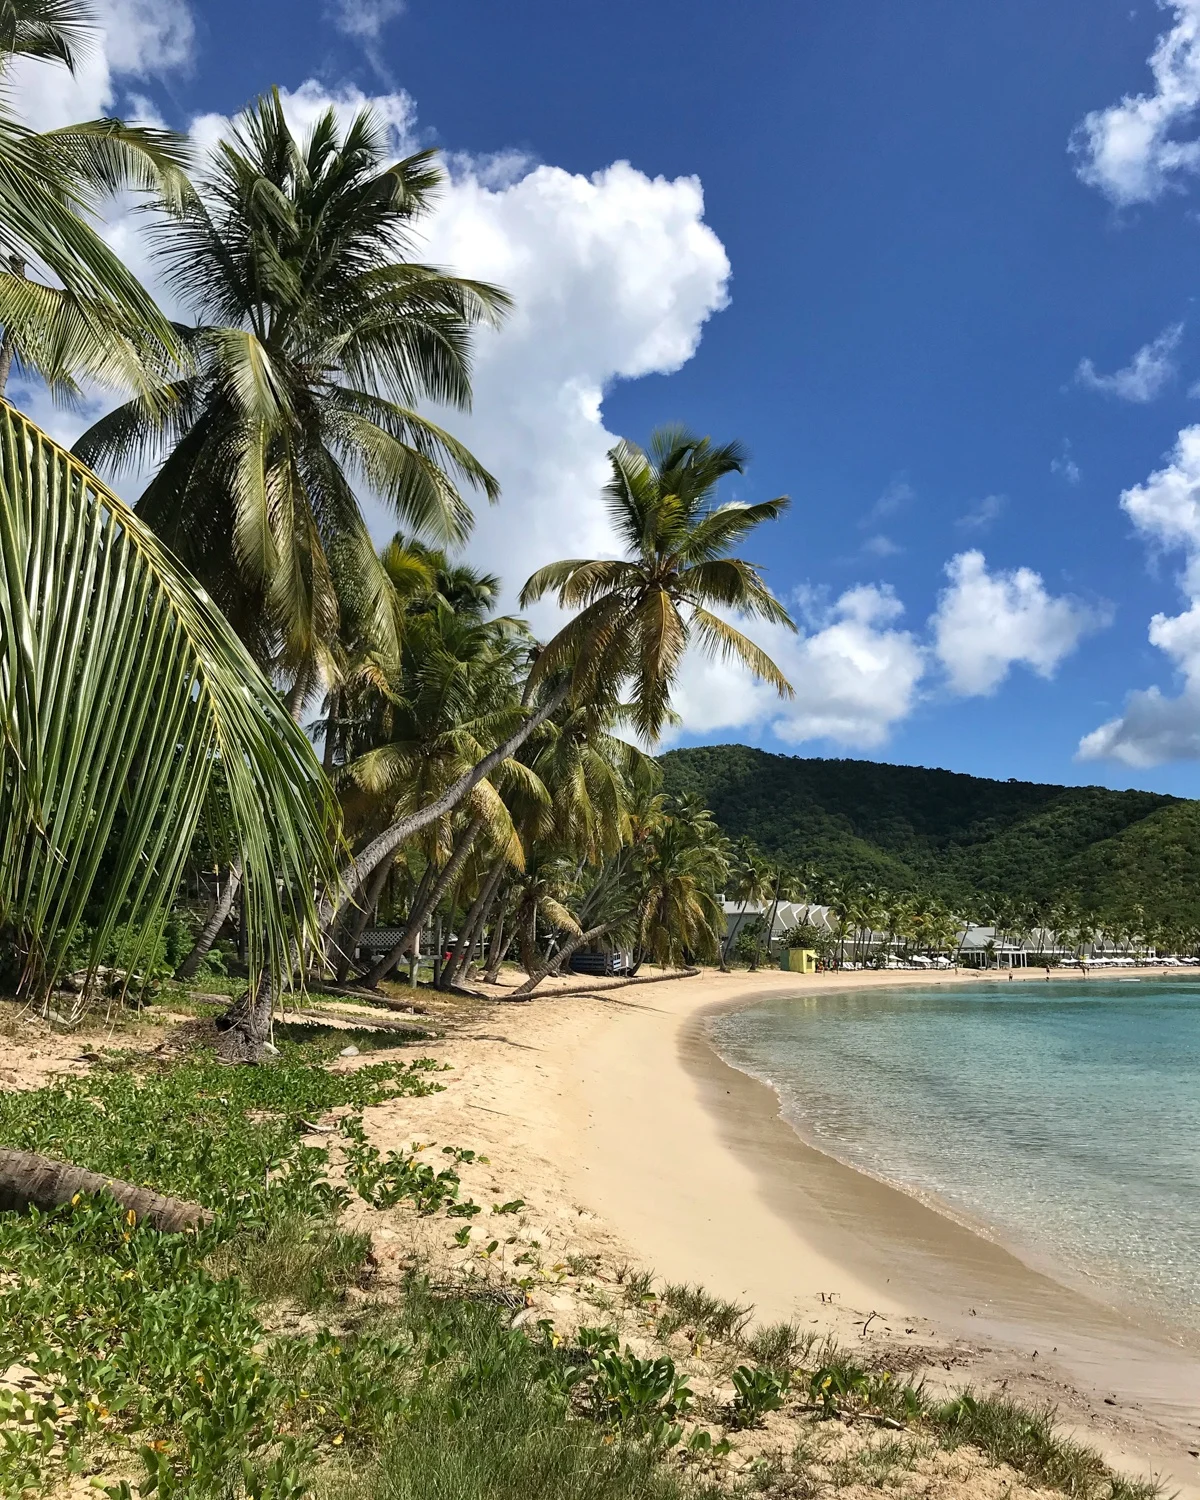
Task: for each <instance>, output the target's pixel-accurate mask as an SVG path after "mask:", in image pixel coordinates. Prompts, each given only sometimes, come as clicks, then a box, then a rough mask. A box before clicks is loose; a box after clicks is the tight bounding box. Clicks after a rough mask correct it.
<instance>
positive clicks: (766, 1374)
mask: <svg viewBox="0 0 1200 1500" xmlns="http://www.w3.org/2000/svg"><path fill="white" fill-rule="evenodd" d="M790 1384H791V1381H790V1380H789V1378H788V1377H787V1376H786V1375H777V1374H775V1372H774V1371H773V1370H764V1369H758V1370H752V1369H751V1368H750V1366H749V1365H739V1366H738V1367H737V1369H736V1370H735V1371H734V1372H733V1388H734V1390H735V1391H736V1392H737V1394H736V1396H735V1397H734V1399H733V1421H734V1426H735V1427H757V1426H758V1425H759V1423H760V1422H761V1421H762V1419H763V1417H764V1416H766V1414H767V1412H769V1411H778V1410H779V1408H780V1407H781V1406H782V1405H783V1403H784V1399H785V1397H786V1396H787V1392H788V1387H789V1386H790Z"/></svg>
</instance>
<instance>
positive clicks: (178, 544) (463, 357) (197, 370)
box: [76, 93, 508, 702]
mask: <svg viewBox="0 0 1200 1500" xmlns="http://www.w3.org/2000/svg"><path fill="white" fill-rule="evenodd" d="M387 146H388V137H387V129H386V127H385V125H384V124H383V123H382V122H381V121H380V120H379V119H378V118H376V116H375V115H373V114H372V112H371V111H370V110H363V111H361V112H360V113H359V114H357V115H356V116H355V117H354V118H353V119H352V120H351V121H350V122H349V123H348V124H347V125H346V127H345V129H344V130H343V129H342V128H340V127H339V125H338V121H337V118H336V116H335V114H334V112H333V111H332V110H329V111H328V112H327V113H325V114H324V115H322V116H321V118H320V119H318V120H317V121H316V123H315V124H314V126H313V127H312V129H311V130H310V131H309V132H308V135H307V137H306V138H305V139H304V140H303V141H298V140H297V139H296V137H295V136H294V135H293V133H292V131H291V129H290V127H289V125H288V123H287V120H286V118H285V116H284V111H283V105H282V102H281V100H280V98H279V95H278V93H271V94H268V95H266V96H264V97H263V98H261V99H260V100H258V102H257V103H256V104H254V105H253V106H252V107H251V108H250V109H248V110H247V111H246V113H245V114H244V115H243V116H242V117H241V118H240V119H239V120H238V121H237V122H236V123H235V125H234V127H233V129H232V132H231V135H230V137H229V138H228V139H227V140H224V141H222V142H221V144H220V145H219V146H218V147H217V148H216V149H215V150H214V151H213V152H212V154H211V156H210V159H209V161H208V163H207V164H206V167H205V169H204V172H203V174H202V175H201V176H199V177H198V179H197V184H196V191H195V192H193V193H191V194H189V195H188V196H187V197H186V198H185V200H184V202H183V204H182V205H181V208H180V210H179V212H178V213H176V214H173V215H165V216H164V217H163V218H162V219H161V220H160V221H159V223H158V225H157V227H156V230H155V239H156V242H157V243H156V249H157V256H158V264H159V267H160V270H161V274H162V276H163V278H164V280H165V282H166V284H167V285H168V286H169V287H171V289H172V290H173V291H174V292H175V294H176V295H177V297H178V298H179V299H180V300H181V301H183V302H184V303H185V304H187V305H189V306H191V308H192V309H193V310H194V312H195V314H196V316H197V318H198V320H199V321H198V322H197V324H196V326H194V327H188V328H184V327H180V328H178V329H177V334H178V337H179V339H180V341H181V343H182V345H183V348H184V353H185V356H186V361H185V363H183V364H182V365H181V366H180V367H179V368H178V369H176V370H174V371H172V372H170V374H169V375H168V377H167V378H166V379H164V381H163V382H162V384H161V386H160V387H159V388H158V389H157V390H155V391H154V392H152V393H150V394H148V395H141V396H139V397H138V398H137V399H135V400H134V401H132V402H130V403H128V404H126V405H124V406H121V407H118V408H117V410H115V411H114V412H111V413H110V414H109V415H108V416H106V417H103V418H102V419H101V420H100V421H99V422H97V423H96V424H95V425H94V426H93V427H92V428H91V429H90V430H89V431H88V432H86V433H85V434H84V435H83V437H82V438H81V439H80V440H79V442H78V443H77V444H76V452H78V453H79V454H80V456H81V457H82V458H83V459H84V460H85V462H87V463H89V464H91V465H92V466H93V467H95V468H97V469H99V470H100V471H101V472H113V473H122V472H127V471H129V470H131V469H132V470H134V471H144V470H145V469H146V468H147V467H149V466H152V465H154V466H156V472H155V473H154V477H153V479H152V480H151V482H150V484H149V485H148V486H147V488H146V489H145V491H144V492H143V494H142V497H141V499H140V501H139V502H138V511H139V514H141V515H142V516H143V517H144V518H145V519H146V520H147V521H148V522H149V523H150V525H152V526H153V527H154V529H155V530H156V531H157V532H158V534H159V535H160V536H161V537H162V538H163V539H164V541H166V542H167V544H168V545H169V546H170V547H171V548H172V549H173V551H174V552H175V553H176V555H177V556H178V557H180V558H181V559H182V561H183V562H184V563H185V564H186V565H187V566H188V567H189V568H190V569H191V570H192V571H193V572H194V573H195V575H196V576H197V577H198V578H199V579H200V581H201V582H202V583H203V584H204V586H205V587H206V588H207V589H208V591H209V592H210V593H211V594H212V596H213V597H214V598H215V599H216V600H217V601H218V602H219V603H220V605H221V607H222V608H223V609H224V610H225V612H226V614H227V615H228V616H229V617H230V619H231V620H232V621H233V623H234V624H235V625H236V627H237V629H238V631H239V633H240V634H241V635H242V637H243V639H244V640H245V641H246V642H247V644H248V645H250V646H251V648H252V649H253V650H254V652H255V655H256V657H257V658H258V660H259V661H260V662H262V663H263V664H264V665H267V664H273V665H275V666H277V667H278V668H279V669H280V670H282V671H283V672H285V673H286V675H287V681H288V685H289V687H291V688H292V689H293V690H294V692H295V694H296V697H297V699H298V701H301V702H302V701H303V700H304V699H305V698H306V697H307V695H308V693H309V692H310V691H311V690H312V688H313V687H314V686H315V685H316V680H317V676H318V674H320V675H321V676H323V677H324V678H325V679H326V680H333V678H334V677H335V676H336V675H337V671H338V666H339V661H338V655H337V645H338V641H339V638H341V639H343V640H344V639H345V638H347V637H351V636H353V635H354V634H355V633H357V634H359V635H362V634H363V633H367V634H369V635H370V636H371V637H372V638H373V639H374V640H375V641H376V642H377V644H378V645H379V646H380V647H381V648H383V649H385V650H386V649H387V647H388V646H389V645H392V646H394V641H393V640H392V625H393V622H392V619H391V616H390V613H389V610H388V606H387V590H386V587H385V584H386V579H385V576H384V574H383V572H382V570H381V569H380V566H379V562H378V560H377V558H376V555H375V549H374V546H373V544H372V542H371V539H370V536H369V534H368V532H367V527H366V523H365V521H364V518H363V514H362V508H361V501H360V492H366V493H370V494H373V495H375V496H377V497H378V498H379V499H380V500H381V501H382V502H383V503H384V504H385V505H387V506H389V507H391V508H392V510H393V511H394V512H395V514H396V515H397V517H398V518H399V519H400V520H401V521H402V522H404V523H405V524H406V525H408V526H412V527H416V528H418V529H420V530H421V531H422V532H423V533H425V534H426V535H429V536H432V537H434V538H436V539H439V540H441V541H446V542H451V543H457V542H461V541H462V540H463V539H464V538H465V537H466V535H467V534H468V532H469V531H470V526H471V513H470V510H469V508H468V506H467V505H466V503H465V501H464V499H463V497H462V494H461V492H460V489H459V488H458V486H459V484H461V483H463V482H465V483H467V484H470V485H475V486H477V487H479V488H480V489H481V490H482V491H483V492H484V493H486V494H487V495H488V496H489V498H495V496H496V493H497V491H496V484H495V481H494V480H493V479H492V478H491V476H490V475H489V474H488V473H487V472H486V471H485V470H484V469H483V467H482V466H481V465H480V464H479V463H478V461H477V460H476V459H475V458H474V457H473V456H472V455H471V454H470V453H469V452H468V451H467V449H466V448H464V447H463V446H462V444H461V443H459V442H457V441H456V440H455V439H454V438H453V437H452V436H451V435H450V434H449V433H448V432H446V431H445V430H444V429H443V428H441V427H439V426H438V425H437V424H436V423H434V422H433V421H431V420H430V419H429V418H428V417H427V416H425V415H423V414H422V413H421V412H420V411H419V410H418V404H419V403H421V402H436V403H439V404H442V405H446V406H451V407H457V408H460V409H461V408H463V407H465V406H467V405H468V404H469V402H470V395H471V387H470V359H469V337H470V332H471V329H472V328H473V327H474V326H475V325H477V324H479V323H481V322H493V323H494V322H495V321H496V320H497V319H498V318H499V317H500V315H501V314H502V313H503V311H504V309H505V308H506V307H507V305H508V299H507V297H506V296H505V295H504V293H503V292H501V291H499V290H498V289H497V288H496V287H492V286H488V285H486V284H484V283H482V282H478V281H468V280H465V279H463V278H461V277H456V276H450V275H447V274H446V273H444V272H442V271H439V270H437V269H435V268H433V267H430V266H426V265H422V264H419V263H415V262H413V261H410V260H408V259H406V258H404V252H405V250H406V249H407V248H408V247H410V246H411V244H412V241H413V237H414V234H415V232H416V230H417V227H418V225H419V223H420V220H421V219H422V218H423V217H424V216H425V215H426V214H427V213H428V211H429V206H430V202H431V198H432V195H433V193H434V192H435V190H436V188H437V186H438V183H439V182H440V181H441V172H440V169H439V168H438V167H437V164H436V162H435V161H434V159H433V154H432V153H431V152H429V151H424V152H420V153H418V154H417V155H415V156H410V157H408V158H406V159H405V160H403V161H391V160H389V158H388V154H387Z"/></svg>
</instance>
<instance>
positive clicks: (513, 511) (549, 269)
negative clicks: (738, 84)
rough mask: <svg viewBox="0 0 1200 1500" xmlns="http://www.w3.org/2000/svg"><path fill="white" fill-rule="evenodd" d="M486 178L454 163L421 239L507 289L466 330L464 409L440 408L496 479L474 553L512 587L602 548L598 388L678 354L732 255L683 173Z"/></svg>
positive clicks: (482, 510)
mask: <svg viewBox="0 0 1200 1500" xmlns="http://www.w3.org/2000/svg"><path fill="white" fill-rule="evenodd" d="M491 181H492V179H491V175H490V174H488V175H485V176H483V177H481V176H479V175H477V174H475V173H474V172H473V171H471V170H467V171H465V172H462V171H460V172H459V173H458V175H456V177H455V178H454V180H453V182H452V183H451V185H450V187H449V189H448V190H447V191H446V193H445V194H444V195H443V197H442V199H441V202H440V205H439V209H438V213H437V216H436V219H435V220H434V223H433V225H432V229H431V232H430V237H429V244H428V246H427V251H426V253H427V255H428V257H429V258H430V259H432V260H434V261H436V262H437V263H438V264H441V265H445V266H449V267H452V268H453V269H455V270H457V271H460V272H462V273H463V274H469V275H471V276H477V277H482V278H484V279H485V280H489V281H495V282H498V283H499V284H500V285H501V286H503V287H505V288H507V290H508V291H509V292H510V293H511V294H512V295H513V297H514V299H515V304H516V305H515V308H514V311H513V313H512V315H511V316H510V318H509V320H508V321H507V323H506V324H505V326H504V328H503V329H502V330H501V332H499V333H498V334H489V335H482V336H481V337H480V338H479V340H478V342H477V354H476V361H475V405H474V410H473V411H472V412H471V413H470V415H468V416H465V417H463V416H460V415H458V414H455V415H454V417H453V419H452V421H453V430H454V431H455V432H456V433H457V434H458V435H459V436H460V437H462V438H463V440H464V441H465V442H467V443H468V444H469V445H470V447H471V448H472V450H473V451H474V452H475V453H476V454H477V455H478V457H479V458H480V459H481V460H482V461H483V462H484V463H485V464H486V465H487V466H488V467H489V468H490V469H491V470H492V472H493V473H495V474H496V475H497V477H498V478H499V480H500V482H501V485H502V487H503V496H502V498H501V501H500V503H499V505H497V506H495V507H491V508H489V507H486V506H481V507H479V508H478V509H477V512H476V514H477V521H476V528H475V535H474V538H473V539H472V542H471V544H470V547H469V552H470V555H471V556H472V557H473V559H474V560H476V561H477V562H480V563H482V564H484V565H486V566H487V567H489V568H491V569H493V570H494V571H496V572H499V573H500V574H501V576H502V577H503V578H504V580H505V583H506V584H508V585H509V586H510V591H513V590H515V589H517V588H519V587H520V585H521V583H523V582H524V580H525V578H526V577H527V576H528V575H529V574H530V573H531V572H532V571H533V570H534V569H535V568H537V567H540V566H541V565H542V564H543V563H546V562H550V561H553V560H554V559H556V558H560V557H584V556H593V555H601V556H602V555H612V553H613V552H614V550H615V548H616V541H615V538H614V536H613V534H612V531H611V527H610V525H609V521H608V517H607V515H606V513H605V510H604V506H603V504H602V501H601V498H600V491H601V488H602V486H603V484H604V482H605V479H606V476H607V461H606V454H607V452H608V449H609V448H611V447H612V445H613V443H614V442H615V441H616V434H614V433H612V432H610V431H609V430H608V429H607V428H606V427H605V425H604V420H603V415H602V403H603V399H604V395H605V392H606V391H607V390H608V389H609V388H610V387H611V385H612V384H613V382H614V381H616V380H620V379H633V378H636V377H638V376H641V375H648V374H652V373H657V374H666V373H669V372H670V371H672V370H676V369H678V368H679V367H680V365H682V364H683V363H684V362H685V361H686V360H688V359H689V358H690V357H691V356H692V354H693V353H694V352H695V350H696V347H697V344H698V343H699V340H700V335H701V331H702V329H703V327H704V324H705V322H706V321H707V319H708V318H709V317H710V316H711V315H712V314H713V313H714V312H716V311H717V310H718V309H719V308H721V307H723V306H724V305H725V302H726V300H727V290H726V288H727V285H728V279H729V269H730V268H729V261H728V259H727V257H726V255H725V251H724V248H723V247H722V245H721V242H720V240H719V239H718V238H717V236H716V235H715V234H714V233H713V231H712V230H711V229H710V228H709V227H708V226H707V225H706V224H705V223H704V195H703V192H702V190H701V187H700V183H699V181H698V180H697V179H696V178H694V177H680V178H676V179H674V180H668V179H666V178H662V177H657V178H651V177H648V176H647V175H646V174H645V173H643V172H639V171H638V170H637V169H636V168H634V167H632V166H630V165H629V163H627V162H617V163H614V164H613V165H612V166H609V167H606V168H605V169H604V170H602V171H600V172H596V173H593V174H592V175H590V176H583V175H581V174H578V173H571V172H566V171H564V170H563V169H562V168H560V167H552V166H539V167H536V168H534V169H533V170H532V171H526V172H525V173H524V174H523V175H521V176H520V177H519V178H518V179H517V180H516V181H513V182H510V183H508V184H506V185H501V186H493V185H491ZM447 420H451V419H449V418H448V419H447ZM624 435H625V436H628V437H631V438H633V439H635V440H643V441H644V440H645V438H646V437H647V436H648V434H646V433H628V434H624ZM714 435H715V436H717V437H721V438H723V437H726V436H728V434H725V433H717V434H714Z"/></svg>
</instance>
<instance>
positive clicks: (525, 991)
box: [511, 922, 617, 1000]
mask: <svg viewBox="0 0 1200 1500" xmlns="http://www.w3.org/2000/svg"><path fill="white" fill-rule="evenodd" d="M616 926H617V923H616V922H602V923H601V924H600V926H599V927H590V928H589V929H588V930H587V932H579V933H576V935H575V936H574V937H573V938H571V940H570V941H569V942H567V943H564V944H563V945H562V947H561V948H560V949H559V950H558V952H557V953H556V954H555V955H554V957H553V958H552V959H551V961H550V962H549V963H548V964H545V965H544V966H543V967H541V968H540V969H539V970H538V972H537V973H536V974H530V975H529V977H528V978H527V979H526V980H525V982H524V983H523V984H519V985H518V986H517V987H516V989H515V990H514V991H513V992H512V996H511V998H512V999H513V1000H523V999H524V998H525V996H526V995H532V994H533V992H534V990H536V989H537V987H538V985H539V984H541V982H542V980H543V979H549V978H550V977H551V975H553V974H561V973H562V969H563V965H564V964H568V963H570V961H571V959H572V958H573V957H574V956H575V954H576V953H578V952H579V950H580V948H582V947H583V946H584V945H585V944H586V943H595V942H598V941H599V940H600V938H602V937H606V936H607V935H608V934H609V933H610V932H611V931H612V930H613V928H614V927H616Z"/></svg>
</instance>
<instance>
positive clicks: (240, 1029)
mask: <svg viewBox="0 0 1200 1500" xmlns="http://www.w3.org/2000/svg"><path fill="white" fill-rule="evenodd" d="M274 1011H275V992H274V990H273V989H272V986H271V979H270V976H269V975H267V974H264V975H263V976H262V979H261V980H260V981H259V986H258V989H257V990H256V991H253V992H251V991H250V990H247V991H246V993H245V994H244V995H241V996H239V998H238V999H237V1000H235V1001H234V1002H233V1004H232V1005H231V1006H230V1007H229V1008H228V1010H226V1011H224V1012H223V1013H222V1014H221V1015H219V1016H218V1017H217V1019H216V1021H215V1023H214V1024H215V1025H216V1028H217V1030H218V1032H220V1037H219V1039H218V1041H217V1052H218V1054H219V1055H220V1056H221V1057H222V1058H224V1060H225V1061H226V1062H245V1063H257V1062H261V1061H262V1056H263V1051H264V1049H265V1047H266V1044H267V1043H268V1042H269V1041H270V1040H271V1019H272V1016H273V1015H274Z"/></svg>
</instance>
